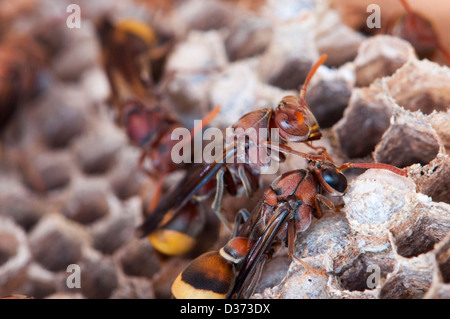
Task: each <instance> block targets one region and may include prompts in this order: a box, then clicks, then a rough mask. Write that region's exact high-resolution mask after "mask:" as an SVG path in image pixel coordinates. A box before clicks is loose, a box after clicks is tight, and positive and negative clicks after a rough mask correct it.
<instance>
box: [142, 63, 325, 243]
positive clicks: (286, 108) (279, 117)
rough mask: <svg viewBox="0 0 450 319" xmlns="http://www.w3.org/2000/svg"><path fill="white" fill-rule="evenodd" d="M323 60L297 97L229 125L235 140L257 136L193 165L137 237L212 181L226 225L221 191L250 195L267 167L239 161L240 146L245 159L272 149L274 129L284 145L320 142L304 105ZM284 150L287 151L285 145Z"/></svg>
mask: <svg viewBox="0 0 450 319" xmlns="http://www.w3.org/2000/svg"><path fill="white" fill-rule="evenodd" d="M325 59H326V55H322V56H321V57H320V59H319V60H318V61H317V62H316V64H315V65H314V66H313V67H312V69H311V71H310V72H309V74H308V76H307V78H306V80H305V83H304V84H303V86H302V89H301V90H300V94H299V96H298V97H295V96H286V97H285V98H283V99H282V100H281V102H280V103H279V104H278V106H277V107H276V108H275V109H274V108H263V109H259V110H256V111H253V112H250V113H248V114H246V115H244V116H243V117H241V118H240V119H239V120H238V121H237V122H236V124H234V125H233V126H232V129H234V130H235V132H237V134H236V137H237V138H238V139H239V138H241V137H242V136H243V135H246V132H248V131H249V130H250V129H253V132H257V134H256V135H247V136H246V140H245V143H244V144H243V145H240V146H239V145H237V144H236V140H235V139H233V140H232V141H231V142H230V141H229V143H228V144H226V146H225V148H224V152H223V153H222V154H220V155H219V158H218V159H216V160H215V161H214V162H213V163H210V164H205V165H200V166H196V167H193V168H192V170H190V171H188V172H187V174H186V175H185V177H184V179H182V180H181V181H180V183H178V184H177V186H176V187H175V188H174V190H173V191H172V192H169V193H168V194H167V195H166V196H165V197H164V198H162V200H161V201H160V202H159V203H158V205H157V207H156V208H155V209H154V210H153V211H152V212H151V213H150V214H149V216H148V217H147V218H146V220H145V221H144V223H143V224H142V225H141V226H140V227H139V230H138V231H139V234H140V236H147V235H148V234H151V233H152V232H154V231H155V230H156V229H157V228H158V227H160V226H161V223H162V221H163V219H164V220H165V221H166V220H167V219H168V220H169V221H170V220H173V219H174V218H176V217H177V215H178V214H179V211H180V208H182V207H183V206H184V205H185V204H186V203H187V202H188V201H189V200H190V199H191V198H192V197H193V196H194V195H196V194H197V193H198V192H199V191H200V190H201V189H202V188H203V187H204V185H205V184H207V183H210V182H211V181H214V182H215V185H216V187H215V188H216V190H215V197H214V201H213V203H212V208H213V210H214V212H216V214H217V216H218V217H219V219H220V220H221V221H223V222H224V224H225V225H228V223H227V221H226V219H225V218H224V217H223V216H222V214H221V211H220V208H221V203H222V198H223V194H224V191H225V190H227V191H228V192H229V193H230V194H231V195H236V194H237V193H238V189H239V188H241V189H242V188H243V189H244V191H245V192H246V194H247V195H248V196H251V195H252V194H253V192H254V191H255V190H256V189H257V188H258V187H259V175H260V173H261V170H262V169H264V168H265V167H267V165H268V162H267V161H259V160H258V161H256V162H254V163H252V164H250V163H249V162H246V161H245V160H244V161H240V162H239V161H238V160H237V157H238V154H239V149H238V148H239V147H242V148H243V149H244V157H245V156H248V154H249V153H251V152H259V150H260V149H261V148H264V147H267V146H271V142H272V141H271V133H270V132H271V131H272V130H274V129H277V130H278V131H279V138H280V140H281V141H280V142H281V143H283V144H284V143H287V142H305V143H306V142H310V141H313V140H317V139H320V138H321V133H320V131H319V126H318V124H317V121H316V119H315V117H314V115H313V114H312V113H311V111H310V109H309V106H308V105H307V104H306V101H305V95H306V90H307V85H308V83H309V81H310V79H311V78H312V76H313V75H314V73H315V71H316V70H317V69H318V68H319V66H320V65H321V64H323V62H324V61H325ZM261 132H263V133H261ZM284 147H285V148H287V146H284ZM230 159H231V161H230ZM167 216H170V218H168V217H167ZM229 228H231V227H229Z"/></svg>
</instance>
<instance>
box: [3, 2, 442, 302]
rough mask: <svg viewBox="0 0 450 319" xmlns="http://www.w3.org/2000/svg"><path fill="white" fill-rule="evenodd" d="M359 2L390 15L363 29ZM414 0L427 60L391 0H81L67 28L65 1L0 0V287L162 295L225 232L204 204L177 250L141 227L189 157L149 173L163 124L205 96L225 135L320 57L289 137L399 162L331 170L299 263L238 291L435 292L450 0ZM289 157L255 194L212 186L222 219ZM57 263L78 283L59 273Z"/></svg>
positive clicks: (280, 256) (280, 264) (44, 292)
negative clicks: (317, 132)
mask: <svg viewBox="0 0 450 319" xmlns="http://www.w3.org/2000/svg"><path fill="white" fill-rule="evenodd" d="M407 1H408V0H407ZM372 2H373V3H380V6H381V8H382V15H383V19H382V21H386V22H390V21H391V22H392V23H387V24H386V25H384V22H383V25H382V27H381V28H379V29H377V30H368V29H367V28H365V21H366V17H367V11H366V7H367V4H369V3H372ZM409 2H411V3H410V7H411V8H412V10H413V11H415V12H418V13H419V12H420V13H421V14H422V13H423V15H424V17H425V16H426V17H428V18H427V19H429V21H430V22H432V23H430V25H432V26H433V28H434V29H433V30H432V31H430V30H428V29H427V30H426V31H428V32H433V33H432V34H434V35H438V41H439V43H437V42H436V43H433V46H432V52H431V53H430V55H428V56H427V58H426V59H424V58H423V54H422V53H423V52H421V50H420V43H417V41H412V40H411V39H408V38H407V37H403V38H401V37H400V36H399V34H398V33H395V32H394V31H395V30H393V29H392V28H391V27H390V26H391V24H392V25H395V26H396V27H397V28H398V27H402V25H401V24H398V23H400V22H399V21H402V20H401V19H398V18H399V16H402V15H404V14H405V10H404V8H403V7H402V6H401V5H400V1H398V3H397V1H391V2H388V1H382V2H381V1H380V2H379V1H375V0H374V1H369V0H367V1H359V0H358V1H356V0H349V1H335V0H324V1H309V0H299V1H291V0H281V1H272V0H261V1H245V0H239V1H238V0H210V1H200V0H186V1H175V0H173V1H159V0H147V1H141V0H124V1H110V0H96V1H95V4H93V3H90V2H88V1H82V2H80V3H81V4H80V6H81V9H82V12H83V18H82V19H81V24H82V27H81V28H79V29H78V28H70V27H68V26H67V25H66V23H65V22H66V18H67V14H68V13H67V11H66V8H67V6H68V5H69V4H70V1H69V0H64V1H59V2H58V7H55V6H54V1H52V0H42V1H36V0H23V1H15V2H11V3H9V2H8V7H7V5H6V1H3V2H2V1H0V297H3V296H8V295H17V294H19V295H26V296H31V297H35V298H102V299H103V298H170V297H171V294H172V293H171V284H172V282H173V281H174V280H175V278H176V277H177V276H178V274H179V273H180V272H181V271H182V269H183V268H184V267H185V266H186V265H188V264H189V262H190V261H191V260H193V259H194V258H196V257H198V256H199V255H201V254H202V253H204V252H207V251H210V250H220V248H221V247H223V245H224V244H225V243H226V242H227V240H228V238H229V235H230V232H229V230H228V229H227V227H225V225H223V224H221V223H220V221H219V220H218V219H217V218H216V215H215V214H214V213H213V212H208V213H207V214H206V215H205V218H203V219H202V220H196V221H198V225H200V224H204V225H206V226H205V230H204V231H200V230H199V229H200V228H199V227H195V226H198V225H197V224H195V222H192V220H191V221H186V220H183V221H182V222H184V223H186V224H189V225H190V226H192V227H191V230H192V229H194V230H192V233H195V236H198V237H195V236H194V235H193V237H195V238H197V242H196V244H195V245H193V247H194V248H193V249H192V250H191V251H190V252H187V253H185V254H183V255H180V256H169V255H167V254H164V253H161V252H160V251H158V249H157V247H155V246H153V244H152V242H151V241H150V240H147V238H143V239H142V238H138V236H137V229H138V227H139V226H140V225H141V224H142V222H143V220H144V219H145V218H146V217H147V214H148V212H149V211H151V210H152V207H154V205H155V203H157V202H158V201H160V200H161V198H165V197H164V196H165V195H166V194H168V193H169V192H170V191H171V190H173V189H174V188H175V187H176V185H177V183H178V182H179V181H180V180H182V178H183V174H185V172H186V170H185V167H183V166H181V165H178V166H177V165H174V166H175V168H176V169H175V172H172V171H169V172H166V171H163V170H164V169H161V168H160V167H161V166H164V167H166V166H171V164H173V163H172V161H171V159H170V158H168V157H166V156H168V155H167V152H166V151H167V147H165V146H166V145H165V143H166V142H167V141H168V140H169V137H168V136H169V133H170V132H172V130H173V129H174V127H186V128H187V129H188V130H189V131H190V132H191V133H193V132H196V130H197V129H198V127H197V128H196V129H194V127H196V125H195V123H194V122H193V120H197V119H202V118H204V117H207V114H208V113H209V112H210V111H211V110H213V109H214V108H215V107H216V106H219V105H220V106H221V108H220V111H219V112H218V114H216V116H215V117H214V118H213V119H211V118H208V117H207V119H208V120H209V124H208V126H209V127H215V128H218V129H220V130H222V131H225V129H226V128H227V127H230V126H232V125H233V124H234V123H236V122H237V121H238V120H239V119H240V118H241V117H242V116H243V115H244V114H247V113H249V112H251V111H254V110H258V109H261V108H268V107H271V108H273V109H275V108H276V107H277V106H279V103H280V101H281V99H282V98H283V97H285V96H297V95H298V94H299V90H300V89H301V88H302V86H303V84H304V81H305V79H306V77H307V74H308V72H309V70H310V68H311V66H312V65H313V64H314V63H315V62H316V61H317V60H318V59H319V57H320V55H321V54H324V53H325V54H327V55H328V57H327V60H326V61H325V63H324V64H323V65H321V66H320V67H319V68H318V69H317V70H316V72H315V74H314V75H313V77H312V78H311V81H310V82H309V84H308V86H307V90H306V98H305V101H303V102H306V103H307V104H308V105H309V107H310V109H311V111H312V113H313V114H314V116H315V117H316V120H317V122H318V123H319V126H320V128H321V132H322V138H321V140H319V141H314V142H313V143H312V144H311V145H313V148H311V147H307V146H305V148H302V147H303V146H302V145H301V146H299V148H298V149H299V150H301V151H304V152H311V153H314V154H316V153H317V151H318V150H320V147H323V148H326V150H327V152H328V153H329V154H330V156H331V158H332V159H333V161H334V162H335V163H336V165H337V166H339V165H341V164H343V163H348V162H352V163H373V162H376V163H384V164H390V165H393V166H396V167H398V168H400V169H402V173H401V174H396V173H395V172H392V171H389V170H386V169H369V170H367V171H363V170H358V169H348V170H345V171H343V172H344V173H345V174H346V176H347V179H348V188H347V190H346V192H345V194H344V195H343V196H340V197H333V196H328V195H326V196H327V197H329V199H330V200H332V202H333V203H334V204H335V209H334V210H333V209H324V216H323V217H322V218H321V219H313V220H312V222H311V225H310V226H309V228H307V229H306V230H305V231H303V232H299V233H297V234H296V240H295V247H294V254H295V256H296V257H297V258H291V257H290V256H289V252H288V249H286V248H285V247H280V248H279V249H278V250H277V251H276V252H275V253H274V255H273V256H272V258H271V260H268V261H267V263H266V265H265V266H264V268H263V270H262V274H261V278H260V280H259V282H258V284H257V285H256V289H255V291H254V293H253V294H252V295H251V298H273V299H277V298H334V299H344V298H447V299H448V298H450V178H449V176H450V125H449V124H450V110H449V109H450V108H449V107H450V86H449V83H450V69H449V68H448V64H449V63H450V58H449V56H450V55H449V54H448V53H446V52H450V36H449V33H448V32H447V31H448V27H447V26H448V24H445V23H444V22H445V21H447V20H448V17H447V15H448V12H449V10H450V5H449V4H448V3H447V2H445V1H438V0H433V1H431V3H432V4H428V1H427V2H423V4H422V3H419V2H418V1H409ZM416 6H417V7H416ZM58 10H59V11H58ZM397 15H398V16H397ZM363 18H364V19H363ZM422 19H423V18H422ZM422 22H423V21H422ZM426 25H428V24H426ZM361 26H362V27H361ZM403 27H404V26H403ZM108 28H110V29H108ZM107 30H110V31H111V30H113V31H112V33H107ZM396 30H398V29H396ZM360 31H362V32H360ZM368 31H370V32H368ZM375 31H376V32H375ZM413 31H414V30H413ZM416 31H417V30H416ZM419 31H420V30H419ZM422 31H423V30H422ZM374 32H375V33H376V34H373V33H374ZM419 33H420V32H419ZM108 36H110V37H112V38H114V39H115V41H119V42H120V41H125V42H120V43H119V44H117V43H111V41H112V40H111V38H108ZM419 37H420V34H419ZM126 41H128V42H126ZM130 56H131V57H132V58H130ZM108 63H109V64H108ZM111 65H112V66H111ZM446 65H447V66H446ZM133 68H137V70H138V71H135V72H133V70H134V69H133ZM135 98H139V99H140V100H142V101H143V103H142V104H144V105H145V112H142V113H139V112H141V111H142V110H138V109H137V108H130V105H131V104H128V103H132V102H131V101H134V100H133V99H135ZM119 100H120V101H121V103H122V104H121V103H118V101H119ZM280 107H282V106H280ZM297 111H298V110H296V111H295V114H296V116H298V112H297ZM153 112H154V113H153ZM143 113H145V115H144V116H141V117H138V118H137V119H136V117H133V116H135V115H136V114H141V115H142V114H143ZM155 114H156V115H155ZM303 120H304V119H303ZM132 121H134V122H133V125H130V123H131V122H132ZM274 122H275V121H271V122H270V123H271V124H273V123H274ZM299 123H300V124H304V123H303V122H302V120H300V122H299ZM299 123H295V124H296V125H297V124H299ZM204 128H206V127H204ZM196 136H197V135H196ZM299 144H301V143H291V142H289V143H288V145H289V146H292V148H293V149H297V146H298V145H299ZM286 157H287V160H286V161H284V162H282V163H280V169H279V170H278V171H277V173H276V174H268V175H262V176H261V178H260V190H258V191H257V192H255V193H254V194H253V196H252V197H251V198H248V197H247V196H246V194H245V192H244V190H243V189H241V186H242V185H240V184H239V185H238V189H237V191H236V193H237V194H236V196H231V195H230V194H228V193H227V192H225V195H224V198H223V202H222V208H221V209H222V211H223V212H224V215H225V216H226V217H227V218H228V219H229V220H228V221H229V222H230V223H231V222H233V220H234V216H235V213H236V212H237V211H238V210H239V209H242V208H245V209H247V210H248V211H250V212H251V211H252V210H253V209H254V208H255V207H257V203H258V202H259V201H260V200H261V199H262V198H263V196H264V191H265V190H266V189H267V187H268V186H269V185H270V183H271V182H272V181H273V180H274V179H275V178H276V177H277V176H279V175H280V174H281V172H286V171H288V170H294V169H300V168H304V167H305V163H306V161H305V160H304V159H303V158H298V157H296V156H295V155H292V154H287V155H286ZM338 164H339V165H338ZM396 172H397V173H398V172H399V171H396ZM237 175H238V173H236V176H237ZM403 175H407V176H403ZM194 177H195V176H194ZM211 179H214V178H213V177H212V178H211ZM237 179H238V178H237V177H236V180H237ZM231 182H232V179H230V178H229V176H228V175H226V176H225V188H226V189H228V188H230V185H231ZM219 186H220V184H219ZM215 187H216V184H215V182H214V181H213V182H211V183H205V187H204V188H202V191H203V190H204V192H202V193H201V194H197V195H198V196H195V197H194V198H195V200H196V201H198V202H195V205H198V207H197V206H196V207H197V208H199V207H200V208H199V209H200V210H202V211H203V210H204V211H209V207H211V204H212V202H213V198H214V196H213V194H214V192H215ZM232 191H233V190H231V192H232ZM172 200H173V201H174V202H175V201H179V198H173V199H170V200H169V201H172ZM201 200H203V201H201ZM199 202H201V203H200V204H199ZM329 206H331V205H329ZM167 216H168V215H166V217H164V219H163V221H161V222H160V223H159V226H161V225H163V224H164V223H165V222H166V220H167V219H168V217H167ZM193 219H195V218H193ZM164 225H165V224H164ZM169 225H170V224H169ZM165 226H167V225H165ZM194 231H195V232H194ZM197 232H199V234H197ZM189 240H190V239H186V238H185V237H184V241H186V242H188V241H189ZM280 246H283V245H280ZM291 248H292V247H291ZM69 265H76V266H79V267H80V269H81V270H82V277H81V288H73V289H71V288H68V286H67V282H66V280H67V276H68V272H67V269H68V267H69Z"/></svg>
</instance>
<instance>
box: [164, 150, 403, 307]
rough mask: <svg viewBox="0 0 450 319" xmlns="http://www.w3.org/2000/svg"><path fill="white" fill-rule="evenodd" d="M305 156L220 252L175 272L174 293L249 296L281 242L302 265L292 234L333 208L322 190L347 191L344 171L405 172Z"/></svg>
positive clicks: (181, 295) (185, 296)
mask: <svg viewBox="0 0 450 319" xmlns="http://www.w3.org/2000/svg"><path fill="white" fill-rule="evenodd" d="M301 155H302V156H303V154H301ZM306 155H307V158H309V159H310V160H309V164H308V167H307V169H299V170H294V171H290V172H287V173H284V174H282V175H281V176H279V177H278V178H277V179H275V180H274V181H273V183H272V185H271V186H270V187H269V189H267V190H266V192H265V194H264V198H263V199H262V200H261V202H260V203H259V204H258V206H257V207H256V208H255V209H254V211H253V212H252V214H251V216H250V217H249V218H248V219H247V221H246V222H245V223H244V224H243V225H242V226H240V227H239V229H238V230H237V231H236V232H235V233H234V234H233V236H232V238H231V239H230V241H229V242H228V243H227V244H226V245H225V246H223V247H222V248H221V249H220V251H219V252H217V251H215V252H208V253H205V254H203V255H201V256H199V257H197V258H196V259H195V260H193V261H192V262H191V263H190V264H189V265H188V266H187V267H186V268H185V269H184V270H183V271H182V272H181V273H180V274H179V275H178V277H177V278H176V279H175V281H174V283H173V285H172V294H173V296H174V297H175V298H180V299H193V298H248V297H249V296H250V295H251V294H252V293H253V291H254V288H255V287H256V284H257V283H258V280H259V278H260V275H261V272H262V269H263V267H264V264H265V263H266V261H267V260H269V259H270V257H271V255H272V254H273V252H274V251H275V249H276V248H277V247H279V245H280V244H285V245H286V246H287V247H288V252H289V256H290V257H291V258H295V259H296V260H298V261H299V262H300V263H302V264H304V263H303V262H302V261H301V260H300V259H298V258H297V257H295V255H294V247H295V239H296V233H298V232H303V231H305V230H306V229H307V228H308V227H309V225H310V223H311V219H312V216H314V217H316V218H321V217H322V215H323V210H324V209H325V208H326V209H333V208H334V205H333V203H332V202H331V201H330V200H329V199H328V198H327V197H325V196H324V193H325V192H326V193H328V194H330V195H332V196H343V195H344V194H345V192H346V190H347V179H346V177H345V175H344V174H343V173H342V170H344V169H347V168H349V167H358V168H380V169H388V170H391V171H393V172H395V173H397V174H400V175H406V173H405V172H403V171H402V170H400V169H398V168H396V167H393V166H390V165H387V164H378V163H358V164H354V163H347V164H344V165H342V166H340V167H336V166H335V164H333V162H332V161H331V158H330V157H329V156H328V155H327V154H326V155H323V156H321V155H315V156H312V157H310V156H308V154H306ZM241 213H242V212H241ZM245 215H246V214H245V212H244V213H243V214H242V216H245ZM304 265H305V264H304ZM306 267H308V266H307V265H306Z"/></svg>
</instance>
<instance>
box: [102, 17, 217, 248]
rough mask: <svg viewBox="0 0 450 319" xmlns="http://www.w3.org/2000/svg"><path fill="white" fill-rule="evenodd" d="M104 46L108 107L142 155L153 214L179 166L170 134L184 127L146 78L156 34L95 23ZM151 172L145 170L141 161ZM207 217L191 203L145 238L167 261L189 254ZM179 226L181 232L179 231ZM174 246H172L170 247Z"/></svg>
mask: <svg viewBox="0 0 450 319" xmlns="http://www.w3.org/2000/svg"><path fill="white" fill-rule="evenodd" d="M98 33H99V38H100V42H101V43H102V60H103V63H104V68H105V71H106V74H107V77H108V80H109V83H110V87H111V103H112V104H113V106H114V109H115V110H116V113H117V114H116V118H117V121H118V124H119V125H120V126H122V127H123V128H124V129H125V131H126V133H127V136H128V138H129V140H130V143H131V144H133V145H135V146H137V147H139V148H140V149H141V151H142V152H141V156H140V158H139V161H138V164H139V166H140V167H141V168H142V169H144V170H145V172H146V173H147V174H148V175H149V176H151V177H153V178H154V179H156V180H157V181H158V182H157V186H156V188H155V192H154V197H153V200H152V202H151V203H150V205H149V207H148V209H147V208H145V211H147V210H153V209H154V207H155V205H156V203H157V202H158V200H159V197H160V193H161V191H162V188H163V184H164V181H165V179H166V177H167V176H168V175H169V174H170V173H172V172H174V171H175V170H177V169H186V167H187V166H188V165H185V166H183V165H179V164H176V163H174V162H173V161H172V159H171V153H172V148H173V147H174V145H175V144H177V143H178V142H177V141H176V140H173V139H171V136H172V133H173V131H174V130H176V129H178V128H182V127H183V125H182V124H181V123H180V122H179V121H178V120H177V119H176V118H175V117H173V116H172V115H171V112H170V108H169V107H168V106H167V105H162V103H161V101H160V94H161V92H162V89H161V88H162V87H164V85H165V84H166V81H165V78H163V79H162V80H161V82H162V83H159V86H158V87H156V86H154V85H153V81H152V79H151V74H150V72H149V67H150V60H151V58H152V56H153V55H154V54H152V52H154V50H155V49H154V47H155V41H156V39H155V34H154V32H153V30H152V28H151V27H150V26H148V25H147V24H145V23H142V22H139V21H137V20H124V21H122V22H119V23H117V24H116V25H113V24H112V23H111V22H110V21H109V20H108V19H102V20H101V21H100V22H99V23H98ZM219 111H220V107H216V108H214V109H213V110H212V111H211V112H210V113H209V114H208V115H207V116H206V117H205V118H204V119H203V121H202V122H201V125H199V126H195V127H194V128H193V129H192V130H191V137H192V136H194V135H195V134H196V133H197V132H198V131H201V129H202V128H203V127H204V126H205V125H207V124H208V123H209V122H210V120H211V119H212V118H214V116H215V115H216V114H217V113H218V112H219ZM146 159H149V160H150V163H151V166H150V167H149V168H148V167H147V168H144V165H143V164H144V161H145V160H146ZM204 220H205V217H204V216H203V214H202V208H201V207H199V205H198V203H197V202H196V201H194V200H192V201H187V202H185V203H184V204H183V205H182V206H180V216H179V218H178V220H177V222H176V223H170V224H167V223H164V227H163V226H162V225H161V227H160V228H159V229H158V230H157V231H156V232H153V233H152V234H151V236H149V240H150V242H151V243H152V244H153V246H154V247H155V248H156V249H157V250H158V251H160V252H162V253H164V254H167V255H178V254H183V253H185V252H186V251H188V250H190V249H191V248H192V247H193V245H194V243H195V241H194V240H193V237H195V236H196V235H197V234H198V233H199V229H200V228H201V225H203V224H204ZM179 225H182V226H183V230H184V232H179V231H177V229H178V227H179ZM174 241H175V242H176V243H177V244H172V242H174Z"/></svg>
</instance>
